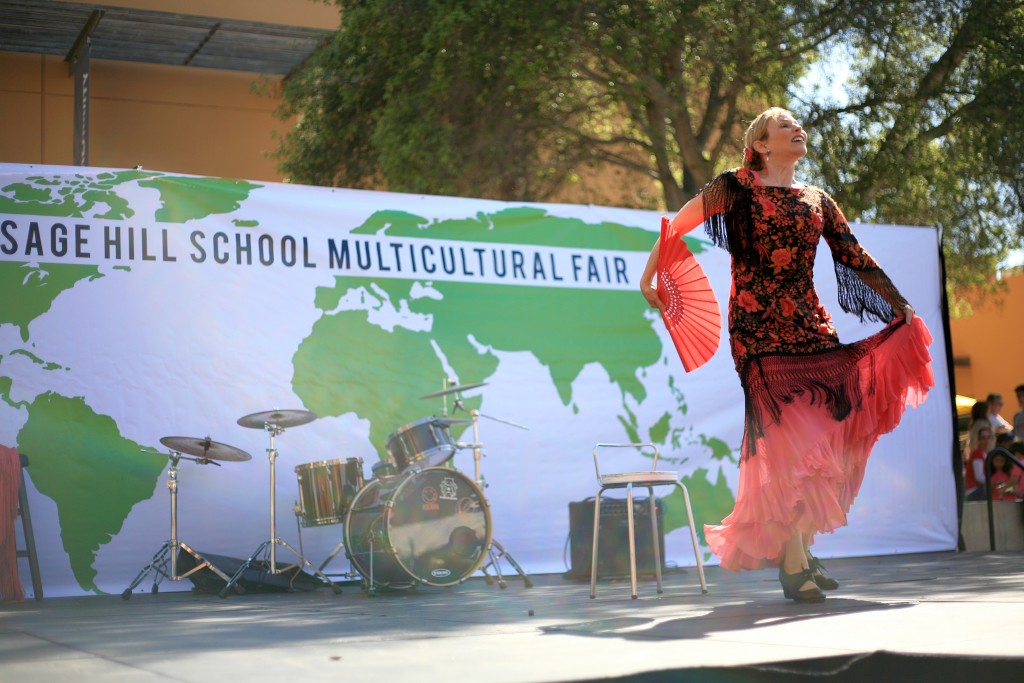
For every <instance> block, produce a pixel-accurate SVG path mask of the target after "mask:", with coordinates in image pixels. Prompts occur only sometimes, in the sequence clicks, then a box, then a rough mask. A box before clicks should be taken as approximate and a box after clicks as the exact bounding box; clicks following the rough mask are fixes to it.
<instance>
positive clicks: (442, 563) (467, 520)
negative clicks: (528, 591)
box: [345, 467, 491, 590]
mask: <svg viewBox="0 0 1024 683" xmlns="http://www.w3.org/2000/svg"><path fill="white" fill-rule="evenodd" d="M490 545H491V511H490V509H489V508H488V507H487V501H485V500H484V496H483V494H482V493H481V492H480V489H479V487H477V485H476V484H475V483H474V482H473V481H472V480H471V479H469V478H468V477H467V476H466V475H464V474H462V473H461V472H457V471H455V470H451V469H448V468H446V467H430V468H427V469H422V470H421V469H417V468H412V469H410V470H407V471H405V472H403V473H402V474H401V475H400V476H398V477H395V478H393V479H390V480H375V481H371V482H370V483H369V484H367V485H366V486H365V487H364V488H363V489H362V490H361V491H360V492H359V493H358V494H356V497H355V500H353V501H352V506H351V507H350V508H349V511H348V516H347V517H346V520H345V548H346V552H347V553H348V557H349V559H350V560H351V561H352V564H353V566H355V568H356V569H357V570H358V571H359V573H360V574H362V576H363V578H365V579H366V580H367V582H368V583H369V587H370V590H373V589H375V588H377V587H382V588H408V587H410V586H413V585H415V584H417V583H423V584H427V585H430V586H453V585H455V584H458V583H461V582H462V581H465V580H466V579H467V578H469V576H470V575H472V574H473V572H475V571H476V570H477V569H479V568H480V565H481V564H483V561H484V559H485V558H486V556H487V550H488V548H489V547H490Z"/></svg>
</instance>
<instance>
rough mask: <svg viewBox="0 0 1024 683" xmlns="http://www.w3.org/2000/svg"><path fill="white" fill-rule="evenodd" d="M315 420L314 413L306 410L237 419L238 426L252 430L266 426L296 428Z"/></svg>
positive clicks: (284, 411)
mask: <svg viewBox="0 0 1024 683" xmlns="http://www.w3.org/2000/svg"><path fill="white" fill-rule="evenodd" d="M315 419H316V413H312V412H310V411H308V410H268V411H266V412H262V413H252V414H251V415H246V416H245V417H240V418H238V424H240V425H241V426H243V427H251V428H252V429H263V428H264V427H266V426H267V425H273V426H276V427H282V428H284V427H298V426H299V425H304V424H307V423H309V422H312V421H313V420H315Z"/></svg>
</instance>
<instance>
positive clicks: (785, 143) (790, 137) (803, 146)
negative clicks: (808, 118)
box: [754, 114, 807, 160]
mask: <svg viewBox="0 0 1024 683" xmlns="http://www.w3.org/2000/svg"><path fill="white" fill-rule="evenodd" d="M754 145H755V149H757V151H759V152H761V153H762V154H765V155H767V156H768V157H769V158H770V159H777V160H783V159H790V158H792V159H799V158H800V157H802V156H804V155H805V154H807V133H806V131H804V129H803V127H801V125H800V123H799V122H798V121H797V120H796V119H795V118H793V117H792V116H791V115H790V114H779V116H777V117H776V118H774V119H772V120H770V121H769V122H768V133H767V135H766V136H765V138H764V140H758V141H757V142H755V143H754Z"/></svg>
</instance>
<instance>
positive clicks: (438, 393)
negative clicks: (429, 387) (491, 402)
mask: <svg viewBox="0 0 1024 683" xmlns="http://www.w3.org/2000/svg"><path fill="white" fill-rule="evenodd" d="M486 385H487V382H478V383H476V384H460V385H458V386H454V387H448V388H447V389H442V390H441V391H435V392H434V393H432V394H427V395H425V396H420V398H437V397H438V396H447V395H448V394H454V393H457V392H460V391H469V390H470V389H476V388H477V387H482V386H486Z"/></svg>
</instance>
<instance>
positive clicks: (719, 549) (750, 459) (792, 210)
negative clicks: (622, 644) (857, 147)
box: [640, 107, 934, 602]
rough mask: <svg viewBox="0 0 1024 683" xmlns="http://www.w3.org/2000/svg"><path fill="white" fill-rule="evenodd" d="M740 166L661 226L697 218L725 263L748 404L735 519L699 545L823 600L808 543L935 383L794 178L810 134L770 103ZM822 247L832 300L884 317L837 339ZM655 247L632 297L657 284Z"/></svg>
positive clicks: (819, 199) (840, 512) (881, 289)
mask: <svg viewBox="0 0 1024 683" xmlns="http://www.w3.org/2000/svg"><path fill="white" fill-rule="evenodd" d="M744 142H745V145H746V147H745V149H744V162H743V166H742V167H740V168H738V169H735V170H731V171H726V172H724V173H722V174H721V175H719V176H718V177H716V178H715V179H714V180H712V181H711V182H710V183H708V184H707V185H706V186H705V187H704V189H702V190H701V191H700V193H699V194H698V195H697V196H696V197H694V198H693V199H691V200H690V201H689V202H687V203H686V205H685V206H683V208H682V209H680V210H679V212H678V213H677V214H676V215H675V217H674V218H673V219H672V221H671V231H670V234H671V237H672V238H673V239H680V237H681V236H682V235H683V234H685V233H687V232H689V231H690V230H693V229H694V228H695V227H697V226H698V225H700V224H701V223H704V226H705V229H706V230H707V233H708V235H709V236H710V238H711V240H712V241H713V242H714V243H715V244H716V245H717V246H719V247H723V248H725V249H727V250H728V251H729V253H730V256H731V261H732V289H731V292H730V296H729V309H728V311H729V340H730V346H731V350H732V356H733V360H734V361H735V364H736V371H737V373H739V378H740V383H741V384H742V386H743V392H744V396H745V399H746V417H745V425H744V436H743V444H742V449H741V451H742V458H741V464H740V479H739V488H738V491H737V495H736V505H735V507H734V508H733V511H732V513H731V514H730V515H729V516H728V517H726V518H725V519H724V520H722V523H721V524H720V525H718V526H710V525H709V526H705V528H704V532H705V538H706V539H707V543H708V546H709V547H710V548H711V550H712V551H713V552H714V553H715V554H716V555H717V556H718V557H719V558H720V560H721V566H722V567H725V568H726V569H730V570H732V571H740V570H747V569H763V568H765V567H775V566H777V567H778V568H779V581H780V582H781V584H782V590H783V593H784V594H785V596H786V597H787V598H791V599H793V600H795V601H797V602H821V601H822V600H824V599H825V594H824V593H823V592H822V591H823V590H832V589H835V588H838V586H839V584H838V582H837V581H836V580H835V579H834V578H832V577H831V576H829V574H828V573H827V572H826V571H825V568H824V567H823V566H822V564H821V562H820V561H819V560H818V559H817V558H815V557H814V556H813V555H812V554H811V551H810V546H811V544H812V543H813V541H814V536H815V535H816V534H818V533H821V532H831V531H834V530H836V529H837V528H839V527H841V526H844V525H845V524H846V513H847V512H848V511H849V509H850V506H851V505H852V504H853V500H854V498H855V497H856V495H857V491H858V490H859V489H860V485H861V482H862V480H863V478H864V470H865V467H866V465H867V460H868V456H869V455H870V453H871V449H872V447H873V446H874V444H875V442H876V441H877V440H878V438H879V437H880V436H881V435H882V434H885V433H887V432H889V431H892V430H893V429H894V428H895V427H896V425H897V424H898V423H899V420H900V417H901V416H902V415H903V411H904V410H905V408H906V406H908V405H910V406H915V407H916V406H918V405H920V404H921V403H922V402H923V401H924V399H925V396H926V395H927V392H928V389H929V387H931V386H933V385H934V378H933V376H932V370H931V365H930V362H931V358H930V356H929V354H928V346H929V344H930V343H931V334H930V333H929V332H928V329H927V327H926V326H925V324H924V322H923V321H922V320H921V319H920V318H919V317H916V316H915V315H914V308H913V306H911V305H910V304H909V303H908V302H907V301H906V299H904V298H903V296H901V295H900V293H899V291H898V290H897V289H896V287H895V286H894V285H893V284H892V282H891V281H890V280H889V278H888V277H887V276H886V274H885V273H884V272H883V271H882V269H881V268H880V267H879V266H878V263H876V262H875V260H874V259H873V258H872V257H871V255H870V254H868V252H867V251H866V250H865V249H864V248H863V247H861V246H860V244H859V243H858V242H857V239H856V238H855V237H854V235H853V233H852V232H851V231H850V226H849V225H848V224H847V221H846V218H845V217H844V216H843V213H842V211H840V209H839V207H838V206H837V205H836V203H835V201H834V200H833V199H832V197H830V196H829V195H828V194H827V193H826V192H824V191H823V190H821V189H819V188H817V187H813V186H811V185H805V184H804V183H802V182H799V181H798V180H796V177H795V170H796V164H797V162H798V161H799V160H800V159H801V158H802V157H803V156H804V155H805V154H806V153H807V134H806V132H805V131H804V129H803V128H802V127H801V126H800V124H799V123H798V122H797V121H796V119H795V118H794V117H793V115H792V114H791V113H790V112H788V111H786V110H785V109H780V108H777V107H773V108H771V109H768V110H767V111H765V112H763V113H762V114H761V115H759V116H758V117H757V118H756V119H754V121H753V123H751V124H750V127H749V128H748V129H747V132H746V136H745V140H744ZM822 237H824V238H825V241H826V242H827V243H828V246H829V247H830V248H831V251H832V256H833V259H834V261H835V270H836V277H837V279H838V284H839V303H840V305H841V306H842V308H843V309H844V310H845V311H847V312H851V313H854V314H856V315H858V316H859V317H860V319H861V320H864V319H865V318H868V319H871V320H881V321H885V322H886V323H888V324H887V325H886V326H885V327H884V328H883V329H882V330H881V331H880V332H878V333H877V334H875V335H873V336H871V337H868V338H867V339H864V340H862V341H859V342H855V343H853V344H841V343H840V342H839V337H838V335H837V334H836V330H835V327H833V325H832V319H831V317H830V316H829V314H828V312H827V311H826V310H825V309H824V308H823V307H822V305H821V303H820V302H819V301H818V295H817V293H816V292H815V289H814V282H813V268H814V258H815V254H816V250H817V246H818V242H819V240H820V239H821V238H822ZM659 247H660V242H659V243H657V244H655V246H654V249H652V251H651V257H650V259H649V260H648V263H647V267H646V269H645V271H644V275H643V277H642V278H641V286H640V290H641V292H642V293H643V295H644V298H646V299H647V301H648V302H649V303H650V305H651V306H653V307H658V308H659V309H660V308H662V307H663V305H664V304H663V302H662V301H661V299H660V298H659V296H658V292H657V288H656V286H655V284H654V283H653V279H654V275H655V273H656V271H657V267H658V255H659Z"/></svg>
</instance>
